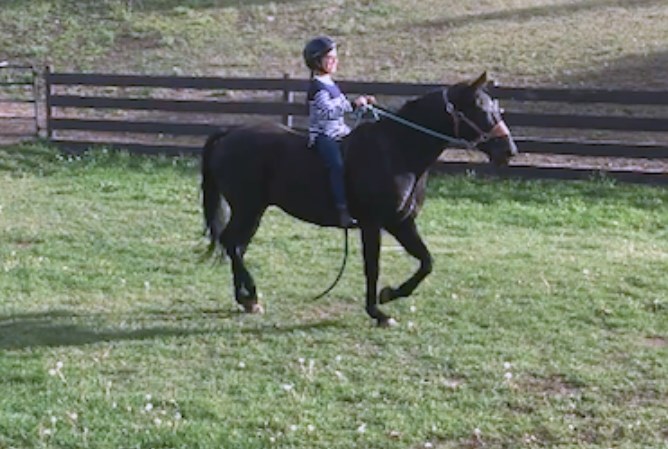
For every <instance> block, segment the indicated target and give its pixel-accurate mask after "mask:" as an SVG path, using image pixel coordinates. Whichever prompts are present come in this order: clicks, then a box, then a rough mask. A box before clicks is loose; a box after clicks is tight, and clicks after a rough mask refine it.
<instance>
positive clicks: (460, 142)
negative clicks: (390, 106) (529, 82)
mask: <svg viewBox="0 0 668 449" xmlns="http://www.w3.org/2000/svg"><path fill="white" fill-rule="evenodd" d="M443 102H444V104H445V112H446V113H447V114H448V115H449V116H450V117H451V118H452V123H453V130H454V134H455V136H454V137H453V136H448V135H446V134H443V133H440V132H438V131H434V130H433V129H430V128H427V127H425V126H422V125H419V124H417V123H415V122H411V121H410V120H406V119H405V118H403V117H400V116H398V115H396V114H394V113H392V112H390V111H388V110H386V109H383V108H380V107H378V106H375V105H366V106H365V107H364V108H362V109H361V110H360V112H361V113H362V114H364V112H366V111H371V113H372V114H373V115H374V117H375V118H376V120H378V116H384V117H387V118H389V119H390V120H393V121H395V122H397V123H401V124H402V125H405V126H408V127H409V128H413V129H415V130H417V131H420V132H423V133H425V134H428V135H430V136H432V137H436V138H438V139H441V140H444V141H446V142H448V143H449V144H450V145H452V146H453V147H460V148H466V149H469V150H473V149H475V148H476V147H477V146H478V145H480V144H481V143H484V142H487V141H489V140H492V139H498V138H502V137H507V136H509V135H510V131H509V130H508V127H507V126H506V123H505V122H504V121H503V118H501V109H500V108H499V105H498V101H496V100H494V111H493V114H494V118H495V119H496V124H495V125H494V126H493V127H492V128H491V129H490V130H489V131H483V130H482V129H480V127H479V126H478V125H476V123H475V122H474V121H473V120H471V119H470V118H468V117H467V116H466V114H464V113H463V112H461V111H459V110H458V109H457V108H456V107H455V105H454V104H453V103H452V102H451V101H450V99H449V98H448V89H443ZM360 118H361V116H360V117H358V122H359V120H360ZM461 122H464V123H465V124H466V125H468V126H469V127H470V128H471V129H473V131H474V132H475V133H476V134H477V135H478V137H477V138H476V139H474V140H467V139H463V138H461V137H460V136H459V130H460V123H461Z"/></svg>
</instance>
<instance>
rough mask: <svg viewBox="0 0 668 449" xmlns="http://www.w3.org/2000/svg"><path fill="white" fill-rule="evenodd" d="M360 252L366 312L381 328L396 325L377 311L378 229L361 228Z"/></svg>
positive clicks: (374, 227)
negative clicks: (364, 280)
mask: <svg viewBox="0 0 668 449" xmlns="http://www.w3.org/2000/svg"><path fill="white" fill-rule="evenodd" d="M361 231H362V250H363V254H364V275H365V277H366V312H367V313H368V314H369V316H370V317H371V318H373V319H375V320H376V321H377V322H378V325H379V326H381V327H386V326H392V325H394V324H396V321H394V320H393V319H392V318H391V317H389V316H388V315H385V314H384V313H383V312H381V311H380V310H379V309H378V297H377V292H378V273H379V257H380V227H378V226H362V227H361Z"/></svg>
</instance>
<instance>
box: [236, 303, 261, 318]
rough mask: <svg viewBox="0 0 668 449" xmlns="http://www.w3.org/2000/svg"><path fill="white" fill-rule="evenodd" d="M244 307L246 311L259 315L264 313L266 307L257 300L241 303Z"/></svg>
mask: <svg viewBox="0 0 668 449" xmlns="http://www.w3.org/2000/svg"><path fill="white" fill-rule="evenodd" d="M241 306H242V307H243V308H244V313H252V314H257V315H262V314H263V313H264V307H262V304H260V303H259V302H257V301H250V302H246V303H244V304H242V305H241Z"/></svg>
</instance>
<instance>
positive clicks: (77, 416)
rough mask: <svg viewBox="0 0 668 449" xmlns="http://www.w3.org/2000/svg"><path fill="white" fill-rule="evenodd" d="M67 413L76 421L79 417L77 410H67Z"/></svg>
mask: <svg viewBox="0 0 668 449" xmlns="http://www.w3.org/2000/svg"><path fill="white" fill-rule="evenodd" d="M65 414H66V415H67V417H68V418H69V419H70V420H71V421H72V422H76V421H77V419H79V414H78V413H77V412H67V413H65Z"/></svg>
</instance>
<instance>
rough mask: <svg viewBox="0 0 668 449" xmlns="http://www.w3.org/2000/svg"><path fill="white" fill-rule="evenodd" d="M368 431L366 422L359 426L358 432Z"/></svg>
mask: <svg viewBox="0 0 668 449" xmlns="http://www.w3.org/2000/svg"><path fill="white" fill-rule="evenodd" d="M365 432H366V424H365V423H362V424H360V426H359V427H358V428H357V433H365Z"/></svg>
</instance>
